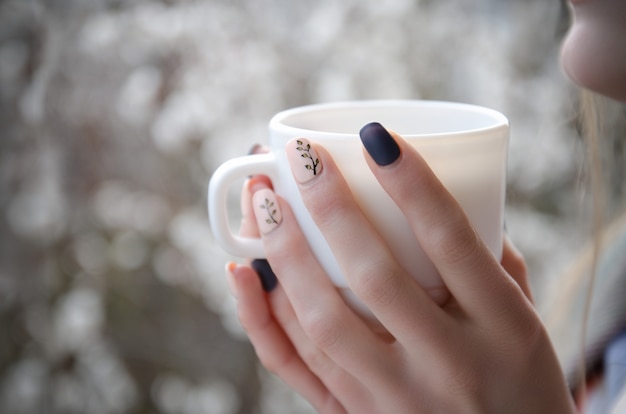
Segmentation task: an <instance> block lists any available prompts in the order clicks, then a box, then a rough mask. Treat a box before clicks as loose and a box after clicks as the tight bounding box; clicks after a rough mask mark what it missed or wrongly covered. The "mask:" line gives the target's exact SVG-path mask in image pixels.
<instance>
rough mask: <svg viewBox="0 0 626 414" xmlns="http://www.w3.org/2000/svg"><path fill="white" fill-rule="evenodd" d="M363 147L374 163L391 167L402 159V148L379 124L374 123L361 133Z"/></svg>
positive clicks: (365, 127)
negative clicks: (390, 165)
mask: <svg viewBox="0 0 626 414" xmlns="http://www.w3.org/2000/svg"><path fill="white" fill-rule="evenodd" d="M359 135H360V137H361V142H362V143H363V146H364V147H365V149H366V150H367V152H368V153H369V154H370V156H371V157H372V159H373V160H374V162H375V163H376V164H378V165H380V166H385V165H389V164H391V163H392V162H394V161H395V160H397V159H398V157H400V147H399V146H398V144H397V143H396V140H395V139H393V137H392V136H391V134H390V133H389V132H387V130H386V129H385V128H384V127H383V126H382V125H381V124H379V123H378V122H372V123H370V124H367V125H365V126H364V127H363V128H361V131H360V132H359Z"/></svg>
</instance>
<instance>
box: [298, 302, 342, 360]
mask: <svg viewBox="0 0 626 414" xmlns="http://www.w3.org/2000/svg"><path fill="white" fill-rule="evenodd" d="M334 308H335V307H334V306H332V305H330V306H319V307H317V308H316V309H315V310H312V311H310V312H308V313H307V315H306V316H304V317H303V318H302V321H301V323H302V329H303V330H304V332H305V333H306V335H307V336H308V337H309V338H310V339H311V341H313V343H314V344H315V345H316V346H317V347H319V348H320V349H322V350H330V349H332V348H334V347H335V346H337V344H339V342H340V339H341V336H342V334H343V332H344V327H343V323H342V322H341V320H340V317H339V312H334V311H333V309H334Z"/></svg>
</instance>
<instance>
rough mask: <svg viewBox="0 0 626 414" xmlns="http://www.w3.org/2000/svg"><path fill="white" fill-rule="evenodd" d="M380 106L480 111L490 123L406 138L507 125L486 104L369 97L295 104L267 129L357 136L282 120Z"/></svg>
mask: <svg viewBox="0 0 626 414" xmlns="http://www.w3.org/2000/svg"><path fill="white" fill-rule="evenodd" d="M376 107H380V108H381V109H389V108H393V107H400V108H409V109H410V108H430V109H437V108H441V109H445V108H449V109H456V110H459V111H463V112H466V113H480V114H482V115H485V116H487V117H488V118H490V119H491V120H492V121H493V122H490V123H489V124H488V125H487V126H484V127H479V128H467V129H457V130H450V131H442V132H436V133H415V134H411V133H402V136H403V137H405V138H420V139H428V138H437V137H442V136H445V137H454V136H467V135H474V134H484V133H488V132H491V131H496V130H498V129H501V128H508V127H509V120H508V118H507V117H506V116H505V115H504V114H503V113H502V112H500V111H497V110H495V109H491V108H488V107H485V106H480V105H475V104H469V103H463V102H454V101H439V100H425V99H371V100H348V101H336V102H325V103H315V104H309V105H302V106H297V107H294V108H290V109H286V110H283V111H281V112H278V113H277V114H276V115H274V116H273V117H272V118H271V120H270V122H269V128H270V130H280V131H283V132H285V133H287V134H289V135H291V136H306V135H307V134H311V133H312V134H315V135H317V136H323V137H324V138H325V139H336V140H343V139H353V138H354V137H355V136H358V134H359V131H354V132H353V133H345V132H332V131H321V130H318V129H308V128H301V127H296V126H292V125H288V124H285V120H287V119H289V118H290V117H294V116H297V115H301V114H304V113H314V112H321V111H326V110H333V109H346V110H350V109H363V108H367V109H372V108H376ZM375 121H376V120H375V119H372V122H375Z"/></svg>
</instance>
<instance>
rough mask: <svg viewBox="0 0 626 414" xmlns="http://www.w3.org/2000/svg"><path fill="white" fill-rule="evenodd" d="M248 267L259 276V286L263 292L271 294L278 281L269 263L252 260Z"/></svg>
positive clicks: (263, 260) (261, 260) (262, 260)
mask: <svg viewBox="0 0 626 414" xmlns="http://www.w3.org/2000/svg"><path fill="white" fill-rule="evenodd" d="M250 266H252V268H253V269H254V271H255V272H256V274H257V275H259V279H261V286H263V290H264V291H266V292H271V291H272V290H274V288H275V287H276V285H277V284H278V279H277V278H276V275H275V274H274V271H273V270H272V267H271V266H270V264H269V262H268V261H267V260H265V259H254V260H253V261H252V262H251V263H250Z"/></svg>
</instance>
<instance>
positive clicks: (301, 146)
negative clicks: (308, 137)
mask: <svg viewBox="0 0 626 414" xmlns="http://www.w3.org/2000/svg"><path fill="white" fill-rule="evenodd" d="M296 143H297V144H298V146H297V147H296V150H298V151H300V152H301V153H302V154H300V156H301V157H302V158H306V159H307V161H306V164H305V165H304V168H306V169H307V170H310V171H312V172H313V175H317V166H318V165H319V164H320V159H319V158H317V156H316V155H315V153H313V154H311V144H309V143H308V142H304V141H303V140H301V139H299V140H296Z"/></svg>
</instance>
